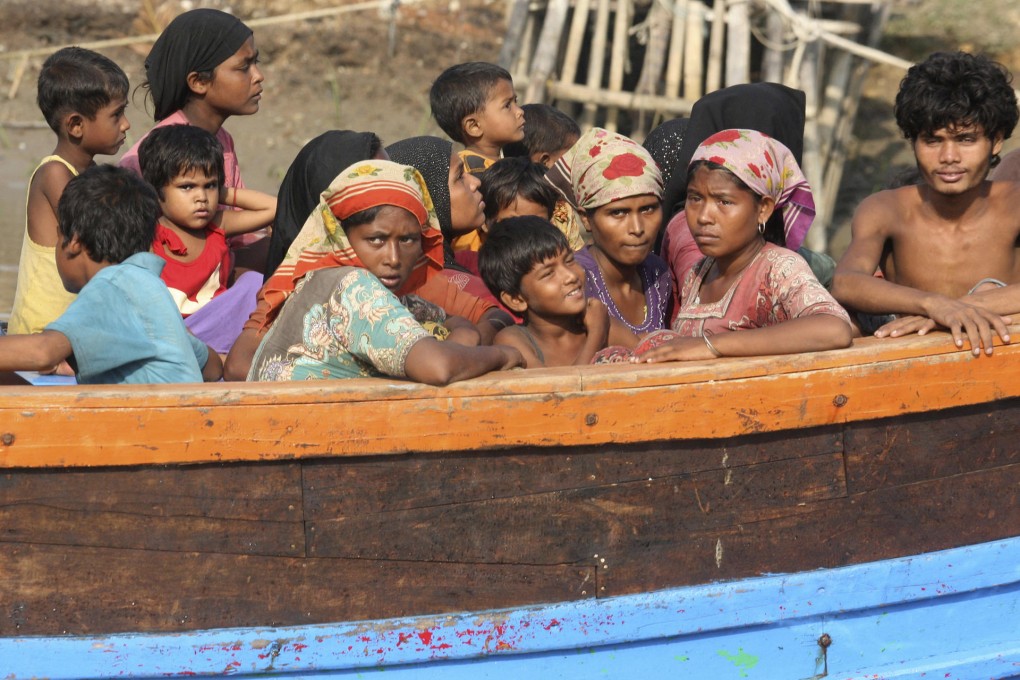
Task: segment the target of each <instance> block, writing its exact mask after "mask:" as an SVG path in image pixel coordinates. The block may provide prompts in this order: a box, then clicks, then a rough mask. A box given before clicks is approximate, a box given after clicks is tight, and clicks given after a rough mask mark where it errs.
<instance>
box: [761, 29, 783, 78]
mask: <svg viewBox="0 0 1020 680" xmlns="http://www.w3.org/2000/svg"><path fill="white" fill-rule="evenodd" d="M765 39H766V41H767V42H766V46H765V55H764V56H763V57H762V64H761V71H762V80H764V81H766V82H769V83H781V82H783V50H782V44H783V18H782V17H781V16H780V15H779V14H778V13H776V12H769V14H768V17H767V18H766V20H765Z"/></svg>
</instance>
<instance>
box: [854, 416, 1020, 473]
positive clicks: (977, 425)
mask: <svg viewBox="0 0 1020 680" xmlns="http://www.w3.org/2000/svg"><path fill="white" fill-rule="evenodd" d="M1016 463H1020V404H1018V403H1017V401H1016V400H1012V401H1007V402H1000V403H996V404H990V405H982V406H980V407H967V408H963V409H954V410H953V411H951V412H949V413H937V414H918V415H913V416H906V417H904V418H898V419H896V420H894V421H877V422H867V423H861V424H859V425H858V424H854V425H849V426H847V431H846V464H847V484H848V485H849V486H850V491H851V493H861V492H865V491H871V490H873V489H877V488H881V487H886V486H897V485H901V484H911V483H914V482H919V481H923V480H925V479H932V478H938V477H948V476H951V475H957V474H962V473H966V472H973V471H976V470H985V469H992V468H997V467H1002V466H1005V465H1013V464H1016Z"/></svg>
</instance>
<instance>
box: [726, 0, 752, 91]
mask: <svg viewBox="0 0 1020 680" xmlns="http://www.w3.org/2000/svg"><path fill="white" fill-rule="evenodd" d="M728 5H729V6H728V7H727V8H726V85H727V86H730V85H740V84H742V83H747V82H750V81H751V18H750V14H749V11H748V8H749V6H750V3H747V2H731V3H728Z"/></svg>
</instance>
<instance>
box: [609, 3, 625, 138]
mask: <svg viewBox="0 0 1020 680" xmlns="http://www.w3.org/2000/svg"><path fill="white" fill-rule="evenodd" d="M630 15H631V11H630V0H616V18H615V21H614V22H613V41H612V49H611V52H610V59H609V86H608V90H609V92H620V93H622V92H623V70H624V67H626V66H627V60H628V58H629V56H628V55H629V50H628V46H629V43H630V35H629V30H630ZM619 115H620V111H619V109H618V108H617V107H615V106H610V107H609V109H608V111H606V122H605V128H606V129H607V130H610V131H612V132H616V129H617V121H618V118H619Z"/></svg>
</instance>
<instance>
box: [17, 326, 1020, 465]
mask: <svg viewBox="0 0 1020 680" xmlns="http://www.w3.org/2000/svg"><path fill="white" fill-rule="evenodd" d="M1015 332H1017V333H1020V330H1017V331H1015ZM1018 355H1020V347H1018V346H1006V347H999V348H998V349H996V351H995V354H994V355H993V356H991V357H989V356H981V357H974V356H972V355H971V354H970V353H969V352H965V351H959V350H957V349H956V348H955V347H953V346H952V344H951V342H949V340H948V336H946V335H944V334H933V335H931V336H926V337H924V338H913V339H911V340H910V341H902V342H889V341H887V342H879V341H875V340H873V339H870V340H864V341H859V342H857V343H855V346H854V347H853V348H851V349H848V350H842V351H835V352H822V353H817V354H809V355H801V356H792V357H760V358H755V359H744V360H739V359H727V360H720V361H716V362H704V363H692V364H669V365H659V366H634V367H631V366H618V367H581V368H563V369H549V370H539V371H516V372H511V373H506V374H498V375H489V376H483V377H482V378H478V379H475V380H471V381H467V382H464V383H460V384H455V385H452V386H450V387H447V388H434V387H428V386H424V385H412V384H408V383H391V382H387V381H383V380H349V381H337V383H336V384H324V385H316V386H314V387H309V386H308V385H306V384H275V385H266V384H261V385H260V384H250V385H232V384H221V385H211V386H194V385H169V386H139V387H117V388H106V389H97V390H90V391H83V390H79V389H78V388H69V387H50V388H44V387H34V388H33V387H26V388H17V387H10V388H4V389H2V390H0V469H2V468H4V467H60V466H65V465H75V466H94V465H132V464H139V463H143V464H158V463H200V462H209V461H243V460H280V459H295V458H308V457H316V456H359V455H374V454H400V453H406V452H412V451H413V452H446V451H473V450H498V449H503V448H509V447H517V446H527V447H558V446H575V445H595V444H606V443H613V444H626V443H636V442H649V441H667V440H672V439H715V438H725V437H733V436H739V435H742V434H746V433H749V432H777V431H782V430H789V429H797V428H804V427H815V426H823V425H829V424H837V423H846V422H855V421H860V420H867V419H873V418H881V417H889V416H895V415H900V414H906V413H917V412H923V411H926V410H929V409H933V410H937V409H944V408H952V407H955V406H965V405H970V404H980V403H985V402H988V401H991V400H995V399H1001V398H1009V397H1014V396H1020V361H1017V356H1018ZM393 423H400V425H401V426H400V427H394V426H393ZM426 434H427V436H424V435H426ZM72 441H73V442H74V445H73V446H69V442H72Z"/></svg>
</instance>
